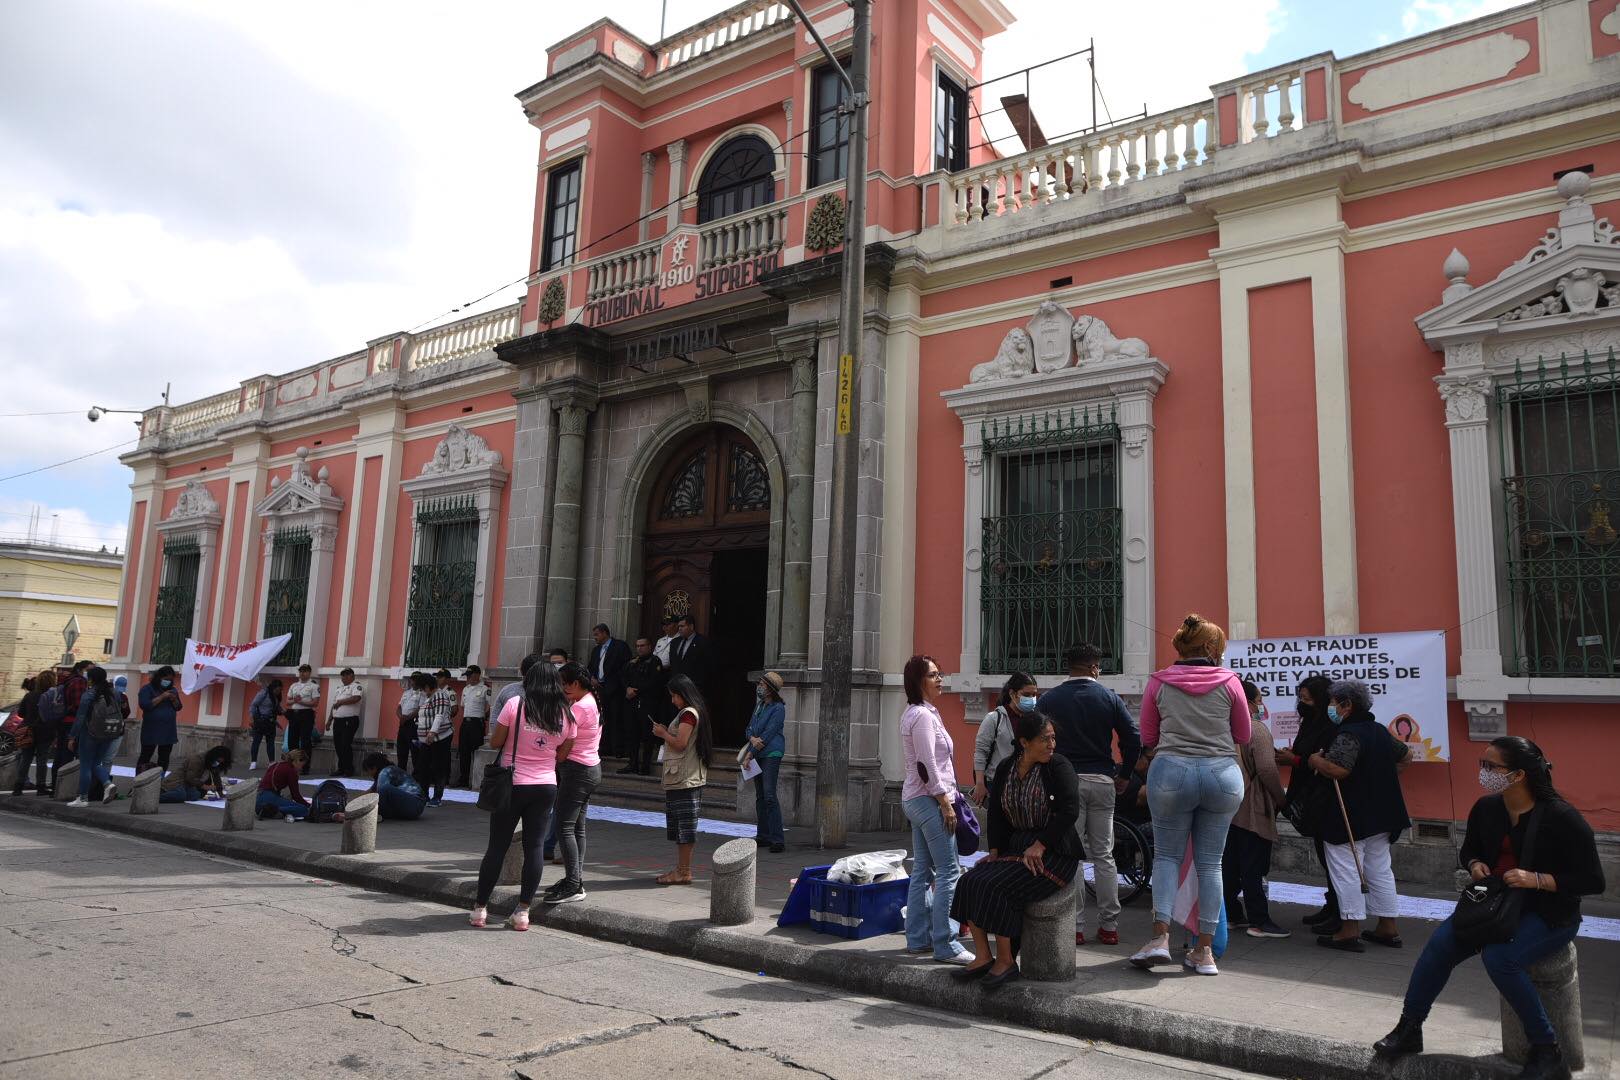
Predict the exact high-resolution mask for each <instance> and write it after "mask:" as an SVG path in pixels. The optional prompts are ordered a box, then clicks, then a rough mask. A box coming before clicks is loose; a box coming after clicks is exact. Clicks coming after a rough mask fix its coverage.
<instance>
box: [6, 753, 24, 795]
mask: <svg viewBox="0 0 1620 1080" xmlns="http://www.w3.org/2000/svg"><path fill="white" fill-rule="evenodd" d="M17 779H18V777H17V755H16V754H7V755H6V756H5V757H0V795H10V794H11V789H12V788H14V787H21V786H22V785H21V784H18V783H17ZM22 779H24V780H27V779H28V777H26V776H25V777H22Z"/></svg>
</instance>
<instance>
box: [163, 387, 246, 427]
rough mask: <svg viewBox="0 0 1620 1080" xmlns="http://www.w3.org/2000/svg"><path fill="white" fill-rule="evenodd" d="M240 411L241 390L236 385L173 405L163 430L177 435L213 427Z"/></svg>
mask: <svg viewBox="0 0 1620 1080" xmlns="http://www.w3.org/2000/svg"><path fill="white" fill-rule="evenodd" d="M241 411H242V390H241V388H240V387H237V388H233V389H230V390H226V391H225V392H224V393H222V394H215V395H214V396H213V397H205V398H202V399H201V400H198V401H188V402H186V403H185V404H184V405H177V406H175V407H174V408H173V409H172V410H170V412H169V420H168V423H166V424H164V425H163V431H164V433H165V434H170V435H177V434H179V433H181V432H185V431H196V430H198V429H200V428H208V427H213V426H214V425H216V424H221V423H224V422H225V421H226V420H228V419H230V418H231V417H233V416H235V415H237V414H238V413H239V412H241Z"/></svg>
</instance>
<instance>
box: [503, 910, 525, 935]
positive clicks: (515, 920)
mask: <svg viewBox="0 0 1620 1080" xmlns="http://www.w3.org/2000/svg"><path fill="white" fill-rule="evenodd" d="M506 925H507V926H508V927H510V928H511V929H513V930H527V929H528V928H529V909H528V908H526V907H520V908H518V909H517V910H516V911H514V912H512V914H511V915H509V916H507V919H506Z"/></svg>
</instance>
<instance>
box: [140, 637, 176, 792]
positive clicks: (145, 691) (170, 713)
mask: <svg viewBox="0 0 1620 1080" xmlns="http://www.w3.org/2000/svg"><path fill="white" fill-rule="evenodd" d="M140 705H141V754H140V757H138V758H136V759H135V775H137V776H139V775H140V774H141V773H143V772H145V771H146V769H147V767H148V766H150V765H151V764H152V758H153V756H154V755H156V757H157V763H158V768H160V769H162V770H163V771H164V772H168V771H169V755H171V754H173V753H174V744H175V743H177V742H179V741H180V725H179V723H178V717H179V715H180V710H181V709H182V708H184V706H183V705H182V704H181V702H180V691H179V690H177V689H175V685H174V668H172V667H169V666H168V665H167V664H165V665H163V666H162V667H160V668H158V669H157V670H156V671H154V672H152V676H151V678H149V679H147V680H146V685H145V686H143V687H141V693H140Z"/></svg>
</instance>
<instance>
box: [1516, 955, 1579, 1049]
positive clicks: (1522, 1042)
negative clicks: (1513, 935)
mask: <svg viewBox="0 0 1620 1080" xmlns="http://www.w3.org/2000/svg"><path fill="white" fill-rule="evenodd" d="M1530 981H1531V982H1532V983H1534V984H1535V987H1536V993H1537V994H1540V995H1541V1006H1542V1008H1544V1009H1546V1010H1547V1019H1549V1020H1551V1021H1552V1026H1553V1031H1554V1033H1556V1034H1557V1036H1558V1049H1559V1050H1560V1051H1561V1052H1562V1053H1563V1055H1564V1064H1566V1065H1568V1066H1569V1068H1570V1071H1571V1072H1580V1071H1581V1070H1582V1069H1584V1068H1586V1046H1585V1044H1584V1043H1583V1042H1582V1041H1581V974H1580V964H1579V962H1578V961H1577V959H1576V954H1575V945H1574V943H1573V942H1572V943H1570V944H1568V945H1566V946H1564V947H1563V948H1562V949H1560V950H1559V951H1558V952H1555V953H1553V954H1552V955H1551V956H1549V957H1546V958H1545V959H1543V960H1541V961H1540V962H1539V963H1535V964H1532V965H1531V966H1530ZM1501 1005H1502V1054H1503V1055H1504V1056H1505V1057H1506V1058H1507V1059H1508V1060H1509V1061H1511V1062H1513V1064H1515V1065H1523V1064H1524V1063H1525V1060H1526V1059H1527V1058H1528V1057H1529V1055H1530V1040H1529V1039H1528V1038H1526V1037H1525V1034H1524V1025H1523V1024H1521V1023H1519V1014H1518V1013H1516V1012H1514V1011H1513V1008H1512V1006H1510V1005H1508V1003H1507V1002H1506V1001H1505V1000H1504V1001H1502V1003H1501Z"/></svg>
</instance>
